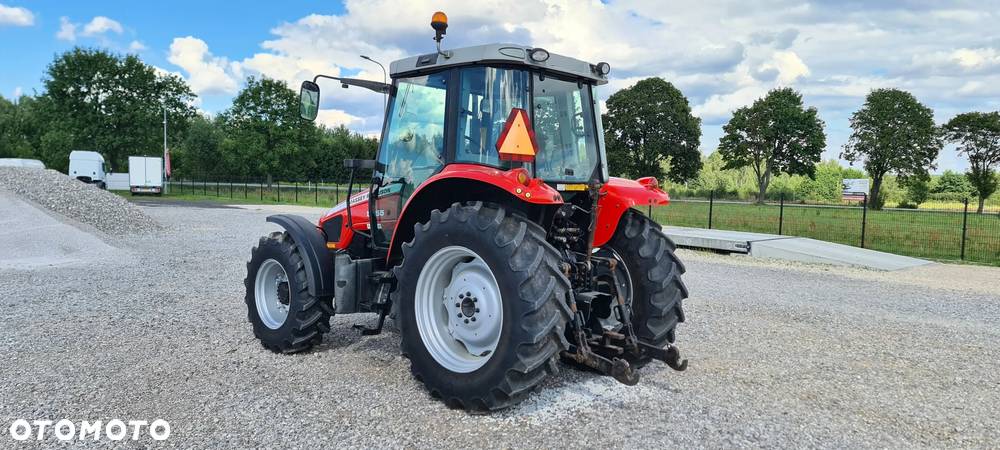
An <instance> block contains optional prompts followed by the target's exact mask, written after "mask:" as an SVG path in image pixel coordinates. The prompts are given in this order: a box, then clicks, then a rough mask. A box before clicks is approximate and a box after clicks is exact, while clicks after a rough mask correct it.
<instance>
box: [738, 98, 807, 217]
mask: <svg viewBox="0 0 1000 450" xmlns="http://www.w3.org/2000/svg"><path fill="white" fill-rule="evenodd" d="M722 129H723V131H724V133H725V134H724V135H723V136H722V138H721V139H720V140H719V153H721V154H722V157H723V159H725V161H726V166H725V168H727V169H736V168H741V167H750V169H751V170H753V173H754V175H755V176H756V178H757V201H758V202H760V203H763V202H764V195H765V194H766V193H767V186H768V184H770V182H771V177H773V176H776V175H778V174H780V173H787V174H793V175H794V174H798V175H807V176H809V177H810V178H812V177H813V176H814V175H815V173H816V163H817V162H819V160H820V156H821V155H822V153H823V148H824V147H826V134H825V133H824V132H823V121H822V120H820V119H819V117H818V115H817V112H816V108H812V107H810V108H805V107H804V106H803V104H802V95H801V94H799V93H798V92H795V90H793V89H791V88H781V89H775V90H772V91H771V92H768V93H767V96H765V97H764V98H761V99H758V100H757V101H755V102H753V105H751V106H744V107H742V108H740V109H738V110H736V112H734V113H733V117H732V119H730V120H729V123H727V124H726V125H725V126H724V127H723V128H722Z"/></svg>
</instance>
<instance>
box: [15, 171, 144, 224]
mask: <svg viewBox="0 0 1000 450" xmlns="http://www.w3.org/2000/svg"><path fill="white" fill-rule="evenodd" d="M0 187H2V188H6V189H7V190H8V191H10V192H13V193H14V194H16V195H18V196H20V197H22V198H24V199H27V200H29V201H31V202H34V203H35V204H37V205H39V206H41V207H44V208H46V209H48V210H50V211H53V212H55V213H58V214H61V215H63V216H65V217H67V218H70V219H72V220H75V221H77V222H80V223H84V224H87V225H90V226H92V227H94V228H97V229H98V230H101V231H103V232H105V233H107V234H109V235H113V236H124V235H130V234H143V233H148V232H150V231H154V230H157V229H159V228H160V226H159V225H158V224H157V223H156V221H154V220H153V219H152V218H150V217H149V216H148V215H146V214H145V213H143V212H142V209H140V208H138V207H136V206H135V205H133V204H131V203H129V202H128V201H127V200H125V199H123V198H121V197H119V196H117V195H115V194H113V193H111V192H107V191H103V190H101V189H98V188H96V187H94V186H92V185H89V184H86V183H82V182H80V181H77V180H74V179H72V178H70V177H68V176H66V175H65V174H62V173H59V172H56V171H55V170H50V169H45V170H39V169H27V168H22V167H0Z"/></svg>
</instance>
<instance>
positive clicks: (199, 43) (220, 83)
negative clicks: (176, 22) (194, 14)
mask: <svg viewBox="0 0 1000 450" xmlns="http://www.w3.org/2000/svg"><path fill="white" fill-rule="evenodd" d="M167 60H168V61H170V63H171V64H174V65H176V66H178V67H180V68H181V69H182V70H183V71H184V72H186V73H187V77H186V79H187V82H188V84H190V85H191V90H193V91H194V92H195V93H196V94H198V95H205V94H235V93H236V91H237V89H238V87H239V82H238V80H237V78H236V77H234V76H233V75H232V70H233V66H232V65H231V64H230V63H229V60H227V59H226V58H219V57H215V56H213V55H212V53H211V52H209V51H208V44H206V43H205V41H203V40H201V39H198V38H196V37H192V36H187V37H181V38H174V40H173V42H171V43H170V53H169V55H168V56H167Z"/></svg>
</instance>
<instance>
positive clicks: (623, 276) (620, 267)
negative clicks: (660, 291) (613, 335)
mask: <svg viewBox="0 0 1000 450" xmlns="http://www.w3.org/2000/svg"><path fill="white" fill-rule="evenodd" d="M599 253H601V255H599V256H604V257H610V258H614V259H615V260H616V261H617V262H618V263H617V264H616V265H615V271H616V272H617V274H616V275H617V276H618V281H619V282H618V284H617V286H615V291H610V289H608V287H609V286H610V285H611V284H613V283H614V277H612V276H611V273H610V272H605V273H603V274H600V275H599V276H598V284H602V283H603V284H604V286H601V287H600V288H599V290H601V291H604V289H608V291H607V292H610V293H614V292H620V293H621V295H622V299H623V300H624V301H625V305H626V306H628V307H629V308H631V307H632V274H631V273H630V272H629V271H628V266H627V265H626V264H625V260H624V259H622V257H621V255H619V254H618V252H617V251H615V249H613V248H611V247H606V248H602V249H601V250H600V251H599ZM617 302H618V300H616V299H611V304H610V305H608V314H607V316H603V315H598V316H597V321H598V322H600V324H601V327H603V328H604V329H605V330H617V329H618V328H620V327H621V326H622V323H621V322H619V321H618V319H617V318H615V314H614V305H615V304H616V303H617Z"/></svg>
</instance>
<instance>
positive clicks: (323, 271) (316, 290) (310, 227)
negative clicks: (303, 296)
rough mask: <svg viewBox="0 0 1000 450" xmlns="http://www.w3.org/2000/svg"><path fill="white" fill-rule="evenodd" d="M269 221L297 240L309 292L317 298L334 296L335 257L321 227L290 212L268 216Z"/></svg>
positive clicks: (296, 244) (296, 243)
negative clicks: (328, 247) (327, 244)
mask: <svg viewBox="0 0 1000 450" xmlns="http://www.w3.org/2000/svg"><path fill="white" fill-rule="evenodd" d="M267 221H268V222H271V223H274V224H277V225H280V226H281V227H282V228H284V229H285V231H287V232H288V234H289V236H291V237H292V240H293V241H295V246H296V247H297V248H298V249H299V254H300V255H302V259H303V260H304V262H305V269H306V279H307V280H306V282H307V284H308V286H309V294H311V295H313V296H314V297H317V298H324V297H332V296H333V293H334V292H333V289H334V284H335V281H334V276H335V274H334V271H333V267H334V266H333V257H332V255H331V254H330V251H329V250H327V248H326V239H324V238H323V235H322V233H321V232H320V231H319V228H316V225H315V224H313V223H312V222H310V221H308V220H306V218H304V217H301V216H293V215H290V214H277V215H273V216H268V217H267Z"/></svg>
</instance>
